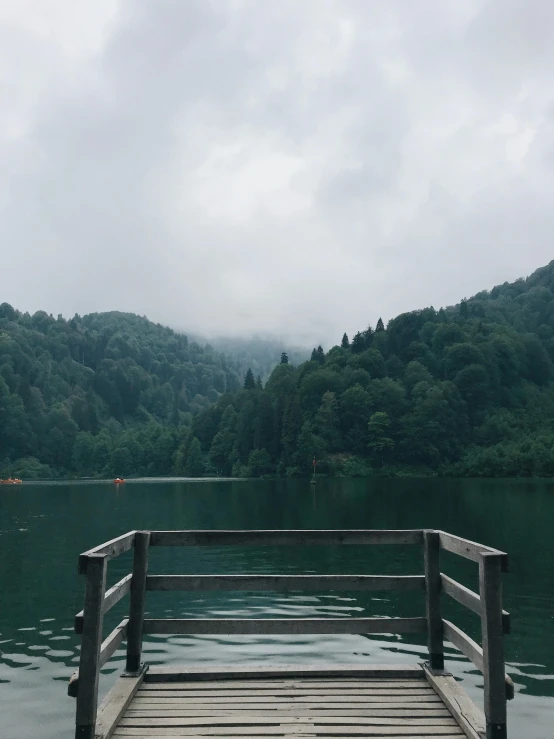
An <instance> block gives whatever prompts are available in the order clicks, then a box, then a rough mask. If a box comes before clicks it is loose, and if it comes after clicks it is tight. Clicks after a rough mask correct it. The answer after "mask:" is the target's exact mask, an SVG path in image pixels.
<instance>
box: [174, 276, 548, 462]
mask: <svg viewBox="0 0 554 739" xmlns="http://www.w3.org/2000/svg"><path fill="white" fill-rule="evenodd" d="M285 360H286V358H285ZM553 361H554V262H552V263H551V264H550V265H548V266H547V267H544V268H542V269H539V270H538V271H537V272H535V273H534V274H533V275H531V277H529V278H528V279H526V280H523V279H521V280H518V281H517V282H515V283H512V284H508V283H506V284H504V285H502V286H499V287H495V288H494V289H493V290H491V291H490V292H488V291H484V292H481V293H479V294H477V295H475V296H474V297H473V298H471V299H469V300H463V301H462V302H461V303H460V304H459V305H457V306H454V307H451V308H447V309H441V310H438V311H437V310H435V309H434V308H426V309H424V310H418V311H413V312H410V313H404V314H402V315H400V316H398V317H397V318H394V319H393V320H391V321H390V322H389V323H388V325H387V326H386V327H385V326H384V324H383V322H382V321H381V319H379V321H378V322H377V325H376V326H375V327H374V328H372V327H368V328H367V329H365V330H364V331H360V332H359V333H357V334H356V335H355V336H354V337H352V340H351V341H350V340H349V338H348V336H346V334H345V335H344V336H343V339H342V342H341V344H340V346H335V347H333V348H332V349H331V350H330V351H329V352H327V353H325V352H324V351H323V350H322V348H321V347H318V348H316V349H314V351H313V353H312V357H311V359H310V360H309V361H307V362H305V363H303V364H301V365H299V366H297V367H294V366H292V365H291V364H290V363H287V362H286V361H284V362H283V363H282V364H280V365H279V366H278V367H276V368H275V370H274V371H273V373H272V374H271V377H270V378H269V380H268V381H267V383H266V385H265V388H263V389H262V388H261V387H260V385H259V384H257V383H256V382H254V378H253V376H252V373H250V374H249V376H247V378H246V380H245V385H244V389H243V390H241V391H239V392H236V393H225V394H224V395H223V396H222V397H221V398H220V399H219V401H218V402H217V403H216V404H215V405H214V406H212V407H210V408H207V409H205V410H203V411H202V412H201V413H199V414H198V415H196V416H195V417H194V419H193V422H192V428H191V431H190V433H189V434H188V435H187V436H186V437H185V439H184V440H183V443H182V444H181V445H180V447H179V450H178V452H177V454H176V457H175V467H174V469H175V471H176V472H178V473H188V474H203V473H206V472H207V473H213V472H217V473H219V474H224V475H229V474H233V475H238V476H250V475H252V476H261V475H268V474H279V475H307V474H310V472H311V469H312V460H313V458H314V456H315V457H316V458H317V460H318V470H319V471H321V472H323V473H327V474H344V475H366V474H451V475H472V476H517V475H524V476H526V475H527V476H528V475H540V476H551V475H554V381H553Z"/></svg>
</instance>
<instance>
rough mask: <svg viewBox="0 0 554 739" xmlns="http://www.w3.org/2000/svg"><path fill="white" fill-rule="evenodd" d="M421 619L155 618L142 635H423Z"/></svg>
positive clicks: (424, 621) (146, 622)
mask: <svg viewBox="0 0 554 739" xmlns="http://www.w3.org/2000/svg"><path fill="white" fill-rule="evenodd" d="M426 631H427V620H426V619H425V618H300V619H297V618H159V619H151V618H146V619H144V633H145V634H406V633H425V632H426Z"/></svg>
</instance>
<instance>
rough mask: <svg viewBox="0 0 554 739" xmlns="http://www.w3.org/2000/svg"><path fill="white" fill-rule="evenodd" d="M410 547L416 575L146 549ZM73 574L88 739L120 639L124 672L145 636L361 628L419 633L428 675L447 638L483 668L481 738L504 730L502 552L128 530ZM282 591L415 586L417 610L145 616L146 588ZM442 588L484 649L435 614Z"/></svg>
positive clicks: (433, 535)
mask: <svg viewBox="0 0 554 739" xmlns="http://www.w3.org/2000/svg"><path fill="white" fill-rule="evenodd" d="M370 544H373V545H377V544H379V545H380V544H411V545H420V546H422V547H423V553H424V574H422V575H312V574H307V575H249V574H241V575H150V574H148V553H149V549H150V547H154V546H248V545H252V546H277V545H280V546H283V545H286V546H292V545H358V546H359V545H370ZM130 549H133V550H134V558H133V571H132V573H130V574H128V575H126V576H125V577H123V578H122V579H121V580H120V581H119V582H118V583H116V584H115V585H114V586H113V587H111V588H110V589H109V590H106V573H107V567H108V561H109V560H110V559H112V558H113V557H116V556H118V555H119V554H121V553H123V552H126V551H129V550H130ZM441 550H445V551H448V552H452V553H454V554H457V555H460V556H462V557H465V558H466V559H470V560H472V561H474V562H477V563H478V565H479V593H475V592H474V591H472V590H470V589H468V588H466V587H465V586H464V585H461V584H460V583H458V582H457V581H456V580H453V579H452V578H451V577H449V576H448V575H445V574H444V573H442V572H441V570H440V552H441ZM78 569H79V573H80V574H84V575H86V588H85V604H84V608H83V610H82V611H80V612H79V613H78V614H77V615H76V616H75V631H76V633H78V634H81V635H82V641H81V655H80V662H79V669H78V671H77V672H76V673H74V675H73V676H72V678H71V679H70V683H69V687H68V693H69V695H72V696H74V697H76V698H77V711H76V713H77V716H76V734H75V736H76V739H94V733H95V724H96V714H97V703H98V679H99V673H100V670H101V668H102V667H103V666H104V665H105V664H106V662H107V661H108V660H109V659H110V658H111V656H112V655H113V654H114V653H115V651H116V650H117V649H118V648H119V647H120V646H121V644H122V643H123V641H126V642H127V659H126V674H128V675H137V674H139V673H140V671H141V670H143V669H145V667H144V665H142V664H141V652H142V639H143V635H144V634H314V633H315V634H362V633H395V634H396V633H417V632H420V633H426V634H427V642H428V650H429V663H428V668H427V669H429V670H430V671H431V672H432V673H434V674H438V675H440V674H441V673H442V672H443V670H444V641H445V640H447V641H449V642H450V643H452V644H453V645H454V646H455V647H456V648H457V649H459V650H460V651H461V652H463V654H464V655H465V656H466V657H467V658H468V659H469V660H470V661H471V662H472V663H473V664H474V665H475V667H476V668H477V669H478V670H480V671H481V672H482V673H483V677H484V687H485V691H484V692H485V697H484V713H485V719H486V725H487V737H489V735H490V736H491V737H495V739H496V738H498V739H503V738H504V737H505V736H506V700H507V699H509V698H512V697H513V683H512V681H511V680H510V678H508V677H507V676H506V674H505V665H504V648H503V635H504V634H508V633H510V614H509V613H507V612H506V611H504V610H503V609H502V584H501V576H502V573H503V572H507V571H508V556H507V555H506V554H505V553H504V552H501V551H499V550H497V549H493V548H491V547H487V546H484V545H481V544H478V543H476V542H473V541H470V540H468V539H463V538H461V537H458V536H454V535H452V534H448V533H446V532H444V531H439V530H425V529H408V530H370V529H355V530H352V529H350V530H303V529H300V530H254V531H240V530H228V531H226V530H215V531H206V530H190V531H187V530H179V531H130V532H128V533H127V534H124V535H123V536H120V537H118V538H116V539H112V540H111V541H109V542H106V543H105V544H102V545H100V546H98V547H95V548H93V549H90V550H88V551H86V552H84V553H83V554H81V555H80V556H79V568H78ZM149 590H150V591H154V590H157V591H160V590H164V591H165V590H167V591H170V590H181V591H199V590H208V591H216V590H225V591H245V592H248V591H274V592H288V591H290V590H295V591H296V590H307V591H312V592H313V591H320V592H322V591H325V590H343V591H344V590H347V591H370V590H421V591H423V592H425V596H426V598H425V601H426V613H425V616H416V617H411V618H393V617H380V618H289V619H280V618H275V619H252V618H223V619H222V618H218V619H208V618H198V619H155V618H145V600H146V592H147V591H149ZM443 593H445V594H446V595H448V596H450V597H451V598H453V599H454V600H456V601H457V602H458V603H460V604H462V605H464V606H466V607H467V608H469V609H470V610H471V611H473V612H475V613H477V614H478V615H480V617H481V631H482V646H480V645H479V644H477V642H475V641H473V640H472V639H471V638H470V637H469V636H468V635H467V634H465V633H464V632H463V631H462V630H461V629H459V628H458V627H457V626H455V625H454V624H453V623H451V622H450V621H448V620H446V619H444V618H443V617H442V609H441V600H442V598H441V596H442V594H443ZM128 594H129V595H130V606H129V616H128V618H125V619H123V621H121V623H120V624H119V625H118V626H117V627H116V628H115V629H114V630H113V631H112V632H111V633H110V634H109V636H108V637H107V638H106V639H105V640H104V641H102V632H103V621H104V615H105V614H106V613H107V612H108V611H109V610H110V608H112V607H113V606H114V605H115V604H116V603H118V602H119V601H120V600H121V599H122V598H123V597H125V596H126V595H128Z"/></svg>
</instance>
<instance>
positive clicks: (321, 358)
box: [315, 344, 325, 364]
mask: <svg viewBox="0 0 554 739" xmlns="http://www.w3.org/2000/svg"><path fill="white" fill-rule="evenodd" d="M315 358H316V360H317V361H318V362H319V363H320V364H323V363H324V362H325V352H324V351H323V349H322V347H321V344H320V345H319V346H318V347H317V352H316V355H315Z"/></svg>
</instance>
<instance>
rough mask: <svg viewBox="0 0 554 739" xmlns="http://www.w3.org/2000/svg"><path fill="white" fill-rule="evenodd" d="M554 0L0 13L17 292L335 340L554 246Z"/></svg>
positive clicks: (212, 329)
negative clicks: (552, 195) (553, 202)
mask: <svg viewBox="0 0 554 739" xmlns="http://www.w3.org/2000/svg"><path fill="white" fill-rule="evenodd" d="M553 29H554V5H553V4H552V3H550V2H548V1H547V0H531V1H530V2H527V3H521V2H519V0H490V1H488V2H487V1H486V0H466V2H464V3H444V2H440V1H439V0H421V1H420V2H418V3H406V2H404V1H403V0H387V2H383V3H369V2H366V0H341V1H340V2H339V1H338V0H336V1H334V0H302V2H298V0H280V2H279V3H269V2H268V3H266V2H263V1H262V0H187V2H182V0H120V2H117V1H116V0H101V1H100V0H96V2H95V3H85V4H80V3H79V4H78V3H73V2H71V0H28V1H27V2H26V3H8V2H7V1H6V0H5V1H4V2H1V1H0V246H1V250H2V267H3V269H2V273H3V278H4V279H3V284H2V291H1V292H2V296H1V299H2V300H7V301H9V302H11V303H12V304H13V305H15V306H17V307H19V308H21V309H23V310H29V311H35V310H38V309H45V310H48V311H51V312H53V313H58V312H63V313H64V314H66V315H71V314H73V313H75V312H79V313H85V312H88V311H94V310H111V309H118V310H129V311H134V312H137V313H140V314H146V315H148V316H149V317H150V318H152V319H153V320H156V321H161V322H163V323H167V324H169V325H172V326H174V327H176V328H182V329H188V330H195V331H201V332H204V333H206V334H220V333H231V334H233V333H235V334H236V333H242V334H246V333H249V332H253V331H261V332H276V333H279V334H281V335H284V336H288V337H290V338H291V339H294V340H296V341H298V340H302V339H306V340H307V341H308V342H309V343H314V342H315V341H320V340H323V341H325V342H326V343H327V344H329V342H331V341H337V340H338V339H339V338H340V336H341V335H342V332H343V331H344V330H347V331H349V332H352V331H354V330H357V329H360V328H363V327H364V326H365V325H366V324H367V323H368V322H372V323H374V322H375V321H376V319H377V318H378V317H379V316H380V315H382V316H383V317H384V318H385V319H387V318H390V317H392V316H394V315H396V314H397V313H399V312H401V311H404V310H411V309H414V308H419V307H423V306H425V305H429V304H434V305H435V306H439V305H443V304H449V303H453V302H457V301H458V300H459V299H460V298H461V297H463V296H468V295H470V294H472V293H475V292H477V291H479V290H481V289H483V288H488V287H492V286H493V285H494V284H496V283H498V282H503V281H504V280H511V279H515V278H516V277H518V276H521V275H526V274H528V273H529V272H531V271H533V270H534V269H535V268H536V267H538V266H541V265H542V264H544V263H546V262H548V261H549V260H550V259H551V258H552V256H553V250H552V244H551V240H552V233H553V226H554V210H553V208H552V205H551V193H552V192H553V186H554V127H553V114H554V113H553V112H554V73H553V71H552V70H553V69H554V58H553V57H554V30H553Z"/></svg>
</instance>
